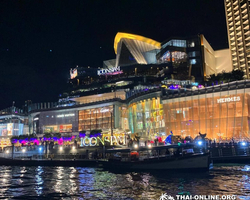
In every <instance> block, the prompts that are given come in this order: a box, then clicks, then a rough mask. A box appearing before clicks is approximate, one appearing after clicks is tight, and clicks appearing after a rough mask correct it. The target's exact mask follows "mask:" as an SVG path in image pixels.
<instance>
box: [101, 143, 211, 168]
mask: <svg viewBox="0 0 250 200" xmlns="http://www.w3.org/2000/svg"><path fill="white" fill-rule="evenodd" d="M192 146H193V145H191V144H179V145H167V146H156V147H139V148H136V149H135V148H133V149H109V150H106V155H108V158H107V159H106V160H103V161H100V162H99V163H100V164H101V165H102V167H103V168H108V169H121V170H179V171H191V170H192V171H208V170H209V169H211V168H212V164H211V160H210V154H209V153H208V152H206V153H204V152H199V153H194V150H193V148H192Z"/></svg>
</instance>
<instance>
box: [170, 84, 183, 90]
mask: <svg viewBox="0 0 250 200" xmlns="http://www.w3.org/2000/svg"><path fill="white" fill-rule="evenodd" d="M180 87H181V86H180V85H170V87H169V89H171V90H176V89H179V88H180Z"/></svg>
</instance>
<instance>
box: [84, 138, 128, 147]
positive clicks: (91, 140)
mask: <svg viewBox="0 0 250 200" xmlns="http://www.w3.org/2000/svg"><path fill="white" fill-rule="evenodd" d="M98 141H99V143H102V145H104V144H105V142H108V143H110V145H113V144H119V142H120V143H122V144H123V145H126V142H125V136H105V137H104V138H103V139H102V138H100V137H91V138H90V137H87V136H86V137H84V138H81V144H80V146H81V147H83V146H97V144H98ZM118 141H119V142H118Z"/></svg>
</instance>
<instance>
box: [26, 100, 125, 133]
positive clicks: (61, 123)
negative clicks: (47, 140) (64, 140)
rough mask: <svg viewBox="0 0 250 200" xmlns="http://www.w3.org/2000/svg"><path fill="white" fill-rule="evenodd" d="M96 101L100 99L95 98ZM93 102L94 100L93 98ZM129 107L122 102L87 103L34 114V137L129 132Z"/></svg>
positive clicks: (100, 101) (31, 125) (31, 115)
mask: <svg viewBox="0 0 250 200" xmlns="http://www.w3.org/2000/svg"><path fill="white" fill-rule="evenodd" d="M96 97H97V96H96ZM92 98H95V97H94V96H93V97H92ZM124 112H125V113H126V106H124V105H123V103H122V102H120V99H111V100H103V101H102V100H99V101H96V102H93V103H91V102H88V103H87V102H86V103H83V104H79V105H75V106H66V107H55V108H50V109H40V110H34V111H31V112H30V113H29V125H30V131H31V132H32V133H37V134H43V133H62V134H67V133H70V134H76V135H78V134H79V132H82V131H91V130H103V131H108V132H109V133H110V132H111V128H112V129H114V132H116V129H123V130H126V129H128V123H127V121H128V119H127V117H126V116H125V115H124Z"/></svg>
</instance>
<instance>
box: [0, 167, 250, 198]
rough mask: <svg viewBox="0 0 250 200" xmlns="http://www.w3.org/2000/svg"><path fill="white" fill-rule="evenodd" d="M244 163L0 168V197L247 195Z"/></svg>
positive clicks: (249, 190) (249, 192)
mask: <svg viewBox="0 0 250 200" xmlns="http://www.w3.org/2000/svg"><path fill="white" fill-rule="evenodd" d="M243 168H244V166H215V168H214V170H213V171H211V172H209V173H166V172H164V171H163V172H162V171H161V172H159V173H122V174H121V173H112V172H109V171H103V170H100V169H94V168H81V167H42V166H39V167H19V166H15V167H9V166H1V167H0V180H1V181H0V197H1V198H11V199H26V200H27V199H37V198H38V197H39V199H51V198H53V199H158V198H159V196H160V195H161V194H162V193H168V194H170V195H176V194H190V195H195V194H202V195H211V194H214V195H217V194H218V195H238V196H239V197H241V198H242V199H244V198H245V197H246V198H245V199H247V197H249V196H250V179H249V177H250V172H249V171H244V170H242V169H243Z"/></svg>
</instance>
